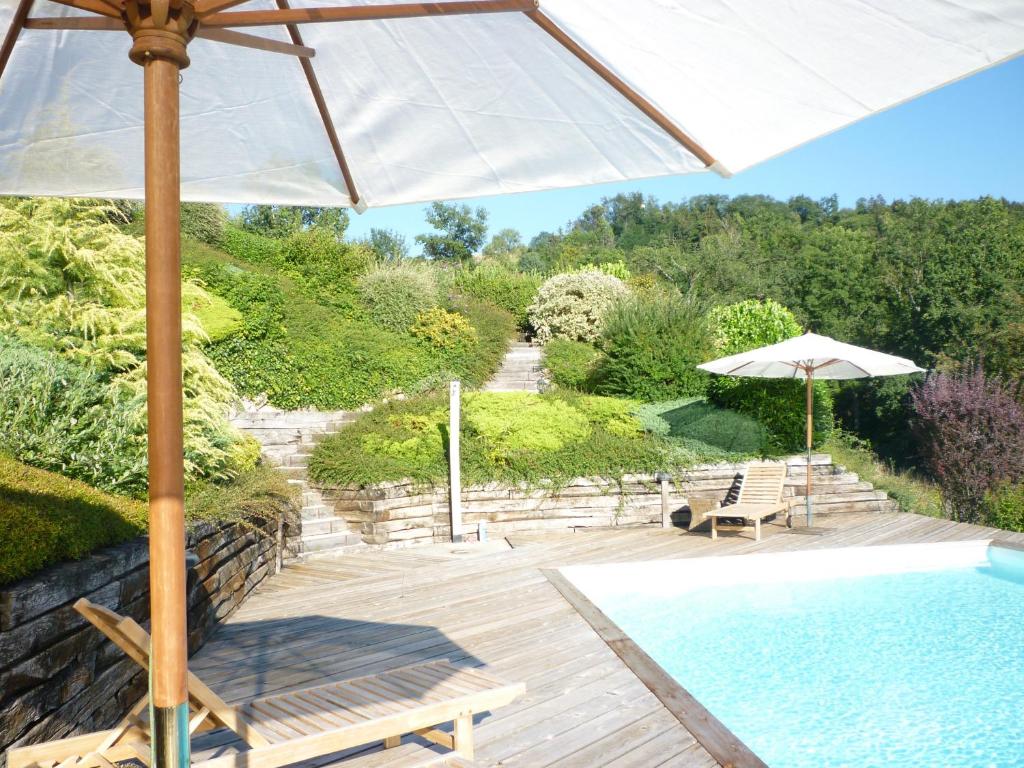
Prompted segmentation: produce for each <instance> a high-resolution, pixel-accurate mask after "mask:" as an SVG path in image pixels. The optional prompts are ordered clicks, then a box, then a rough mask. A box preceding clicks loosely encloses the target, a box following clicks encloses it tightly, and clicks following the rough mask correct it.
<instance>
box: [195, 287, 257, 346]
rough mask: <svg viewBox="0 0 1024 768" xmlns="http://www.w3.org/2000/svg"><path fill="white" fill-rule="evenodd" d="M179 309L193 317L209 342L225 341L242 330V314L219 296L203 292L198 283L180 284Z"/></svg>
mask: <svg viewBox="0 0 1024 768" xmlns="http://www.w3.org/2000/svg"><path fill="white" fill-rule="evenodd" d="M181 309H182V311H183V312H187V313H189V314H192V315H195V318H196V320H198V321H199V325H200V327H201V328H202V329H203V333H205V334H206V336H207V338H208V339H209V340H210V341H211V342H212V341H221V340H222V339H226V338H227V337H228V336H230V335H231V334H233V333H237V332H238V331H239V330H241V328H242V313H241V312H239V311H238V310H237V309H235V308H234V307H232V306H231V305H230V304H228V303H227V301H225V300H224V299H222V298H221V297H220V296H217V295H216V294H213V293H210V292H208V291H206V290H204V289H203V286H202V285H201V284H199V283H193V282H186V283H184V284H182V286H181Z"/></svg>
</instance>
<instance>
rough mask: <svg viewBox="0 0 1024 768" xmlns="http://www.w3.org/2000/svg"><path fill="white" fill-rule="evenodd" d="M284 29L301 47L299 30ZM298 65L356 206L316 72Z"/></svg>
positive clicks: (281, 4)
mask: <svg viewBox="0 0 1024 768" xmlns="http://www.w3.org/2000/svg"><path fill="white" fill-rule="evenodd" d="M277 7H278V8H279V9H280V10H281V11H287V10H289V6H288V0H277ZM285 27H286V28H287V29H288V36H289V37H291V39H292V43H294V44H295V45H298V46H302V45H303V42H302V34H301V33H300V32H299V28H298V27H297V26H296V25H295V24H285ZM299 64H300V65H301V66H302V72H303V74H304V75H305V76H306V82H307V83H308V84H309V90H310V92H311V93H312V94H313V101H314V102H316V108H317V111H318V112H319V113H320V119H321V120H323V123H324V130H325V131H327V138H328V140H329V141H330V142H331V149H333V150H334V156H335V158H337V160H338V167H339V168H340V169H341V176H342V178H343V179H344V180H345V187H346V188H347V190H348V196H349V198H350V199H351V200H352V204H353V205H356V206H358V205H359V190H357V189H356V182H355V179H353V178H352V171H351V170H350V169H349V167H348V160H346V159H345V153H344V152H343V151H342V149H341V139H339V138H338V132H337V131H336V130H335V129H334V120H333V119H332V118H331V113H330V111H329V110H328V109H327V101H326V100H325V99H324V93H323V91H322V90H321V89H320V81H319V80H317V76H316V70H314V69H313V62H311V61H310V60H309V59H307V58H300V59H299Z"/></svg>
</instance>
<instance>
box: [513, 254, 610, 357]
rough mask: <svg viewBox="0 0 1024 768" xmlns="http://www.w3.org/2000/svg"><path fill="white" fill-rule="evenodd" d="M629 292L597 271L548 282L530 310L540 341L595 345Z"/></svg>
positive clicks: (560, 276) (564, 276)
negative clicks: (613, 310)
mask: <svg viewBox="0 0 1024 768" xmlns="http://www.w3.org/2000/svg"><path fill="white" fill-rule="evenodd" d="M628 292H629V289H628V288H626V286H625V284H624V283H623V282H622V281H621V280H619V278H617V277H613V276H612V275H607V274H605V273H603V272H600V271H598V270H596V269H592V270H586V271H584V272H572V273H568V274H561V275H555V276H554V277H551V278H548V279H547V280H545V281H544V283H543V284H542V285H541V287H540V289H539V290H538V291H537V296H536V298H535V299H534V300H533V304H531V305H530V308H529V309H528V310H527V312H528V315H529V318H530V324H531V325H532V326H533V327H534V329H535V330H536V332H537V340H538V341H540V343H541V344H546V343H547V342H548V341H550V340H551V339H555V338H562V339H572V340H573V341H590V342H592V341H596V340H597V338H598V337H599V336H600V335H601V328H602V326H603V325H604V318H605V316H606V315H607V314H608V310H610V309H611V308H612V306H613V305H614V304H615V302H616V301H618V300H619V299H620V298H622V297H623V296H625V295H626V294H627V293H628Z"/></svg>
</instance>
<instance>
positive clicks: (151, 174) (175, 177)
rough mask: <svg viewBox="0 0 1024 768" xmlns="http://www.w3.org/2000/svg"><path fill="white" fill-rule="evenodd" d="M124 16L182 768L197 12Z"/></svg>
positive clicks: (162, 709) (163, 751)
mask: <svg viewBox="0 0 1024 768" xmlns="http://www.w3.org/2000/svg"><path fill="white" fill-rule="evenodd" d="M125 19H126V22H127V26H128V30H129V32H131V33H132V36H133V37H134V45H133V46H132V49H131V53H130V54H129V55H130V57H131V59H132V61H134V62H136V63H137V64H140V65H141V66H142V68H143V81H144V94H145V157H146V170H145V173H146V184H145V188H146V366H147V373H146V381H147V395H148V412H147V413H148V421H149V423H148V439H149V582H150V614H151V618H152V637H153V640H152V648H151V651H150V659H151V667H150V706H151V718H152V720H151V733H152V739H153V744H152V750H153V751H152V756H153V760H152V766H153V768H184V767H185V766H188V765H189V762H190V755H189V733H188V684H187V674H188V666H187V665H188V640H187V614H186V605H185V602H186V598H185V586H186V585H185V504H184V495H185V493H184V437H183V425H182V372H181V371H182V368H181V250H180V249H181V236H180V230H179V210H180V200H181V189H180V186H181V155H180V152H181V148H180V138H179V93H178V78H179V71H180V70H181V69H182V68H183V67H186V66H188V56H187V55H186V46H187V44H188V41H189V40H190V39H191V37H192V34H194V32H195V28H196V25H195V23H194V21H193V11H192V6H191V5H190V4H189V3H184V2H181V1H180V0H170V2H168V0H153V2H152V3H150V2H149V0H129V2H128V3H127V4H126V7H125Z"/></svg>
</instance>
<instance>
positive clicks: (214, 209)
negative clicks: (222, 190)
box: [181, 203, 228, 245]
mask: <svg viewBox="0 0 1024 768" xmlns="http://www.w3.org/2000/svg"><path fill="white" fill-rule="evenodd" d="M227 223H228V216H227V213H226V212H225V211H224V206H222V205H217V204H215V203H182V204H181V234H182V236H183V237H191V238H192V239H194V240H198V241H199V242H201V243H208V244H210V245H217V244H219V243H220V241H221V237H222V236H223V234H224V228H225V227H226V226H227Z"/></svg>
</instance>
